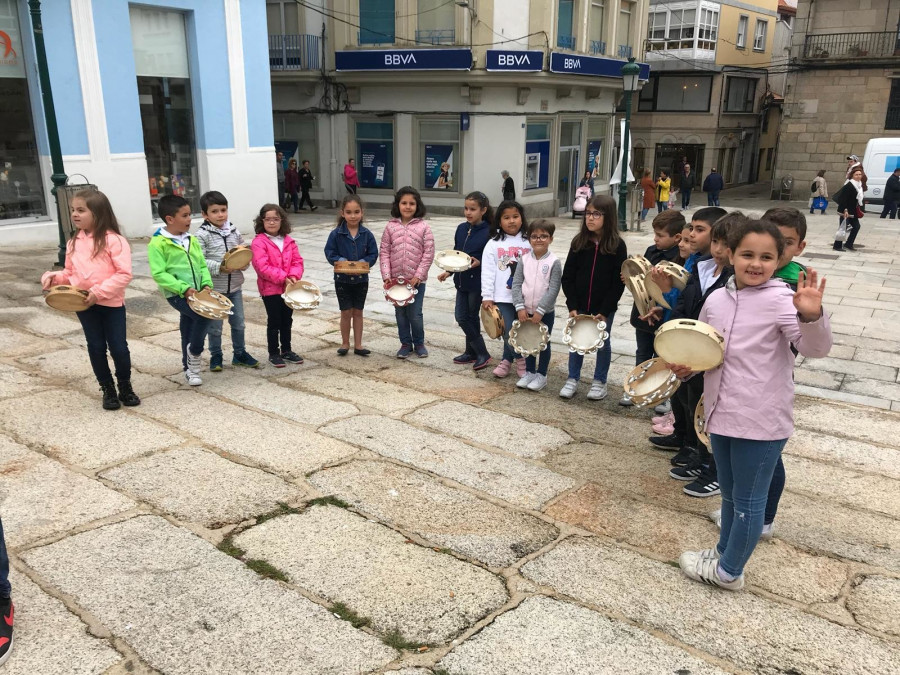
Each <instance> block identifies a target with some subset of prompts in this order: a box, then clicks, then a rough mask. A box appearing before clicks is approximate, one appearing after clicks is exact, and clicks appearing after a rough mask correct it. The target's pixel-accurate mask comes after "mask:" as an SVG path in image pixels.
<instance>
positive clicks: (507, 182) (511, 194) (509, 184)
mask: <svg viewBox="0 0 900 675" xmlns="http://www.w3.org/2000/svg"><path fill="white" fill-rule="evenodd" d="M500 176H501V177H502V178H503V187H502V188H501V190H502V192H503V201H505V202H506V201H509V202H513V201H515V200H516V184H515V183H513V179H512V178H511V177H510V175H509V171H507V170H506V169H504V170H503V171H501V172H500Z"/></svg>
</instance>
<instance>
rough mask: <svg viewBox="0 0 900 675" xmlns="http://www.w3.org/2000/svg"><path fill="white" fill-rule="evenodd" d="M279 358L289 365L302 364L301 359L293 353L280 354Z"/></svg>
mask: <svg viewBox="0 0 900 675" xmlns="http://www.w3.org/2000/svg"><path fill="white" fill-rule="evenodd" d="M281 358H283V359H284V360H285V361H289V362H291V363H303V357H302V356H300V355H299V354H295V353H294V352H282V354H281Z"/></svg>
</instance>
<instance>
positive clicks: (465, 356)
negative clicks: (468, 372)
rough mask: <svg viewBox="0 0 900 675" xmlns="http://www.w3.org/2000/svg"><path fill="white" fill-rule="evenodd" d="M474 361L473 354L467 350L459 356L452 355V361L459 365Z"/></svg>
mask: <svg viewBox="0 0 900 675" xmlns="http://www.w3.org/2000/svg"><path fill="white" fill-rule="evenodd" d="M475 361H476V359H475V355H474V354H469V352H463V353H462V354H460V355H459V356H454V357H453V363H455V364H457V365H459V366H464V365H466V364H467V363H475Z"/></svg>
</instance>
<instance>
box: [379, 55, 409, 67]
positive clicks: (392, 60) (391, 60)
mask: <svg viewBox="0 0 900 675" xmlns="http://www.w3.org/2000/svg"><path fill="white" fill-rule="evenodd" d="M407 63H416V57H415V56H413V55H412V54H385V55H384V65H386V66H405V65H406V64H407Z"/></svg>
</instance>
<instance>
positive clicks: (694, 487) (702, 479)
mask: <svg viewBox="0 0 900 675" xmlns="http://www.w3.org/2000/svg"><path fill="white" fill-rule="evenodd" d="M672 470H673V471H674V470H675V469H672ZM682 489H683V490H684V494H686V495H690V496H691V497H715V496H716V495H720V494H722V491H721V490H720V489H719V478H718V476H710V475H709V472H708V471H704V472H703V473H702V474H700V476H698V477H697V479H696V480H695V481H694V482H693V483H688V484H687V485H685V486H684V488H682Z"/></svg>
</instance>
